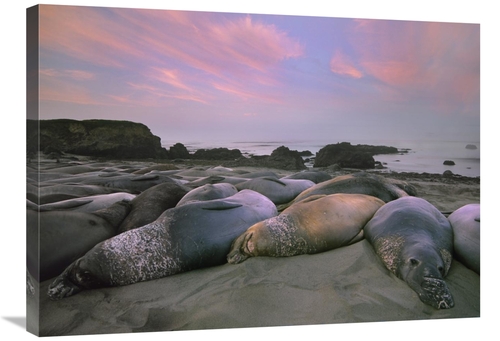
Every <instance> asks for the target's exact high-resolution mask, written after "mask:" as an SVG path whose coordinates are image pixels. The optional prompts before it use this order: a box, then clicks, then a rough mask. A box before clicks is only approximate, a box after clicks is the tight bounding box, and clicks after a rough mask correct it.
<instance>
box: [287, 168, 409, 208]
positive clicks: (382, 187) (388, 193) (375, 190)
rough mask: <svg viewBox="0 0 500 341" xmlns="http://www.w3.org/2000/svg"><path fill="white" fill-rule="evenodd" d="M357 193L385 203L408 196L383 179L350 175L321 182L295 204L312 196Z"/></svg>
mask: <svg viewBox="0 0 500 341" xmlns="http://www.w3.org/2000/svg"><path fill="white" fill-rule="evenodd" d="M334 193H356V194H367V195H371V196H374V197H377V198H379V199H381V200H383V201H385V202H389V201H391V200H394V199H397V198H401V197H403V196H407V195H408V193H406V192H405V191H404V190H402V189H401V188H400V187H399V186H396V185H395V184H392V183H391V182H389V181H386V180H385V179H384V178H382V177H374V176H363V175H361V174H348V175H342V176H338V177H335V178H333V179H331V180H327V181H323V182H320V183H319V184H316V185H315V186H313V187H311V188H308V189H307V190H305V191H303V192H302V193H300V194H299V195H298V196H297V197H296V198H295V200H294V201H293V203H297V202H299V201H302V200H304V199H306V198H308V197H310V196H312V195H317V194H334Z"/></svg>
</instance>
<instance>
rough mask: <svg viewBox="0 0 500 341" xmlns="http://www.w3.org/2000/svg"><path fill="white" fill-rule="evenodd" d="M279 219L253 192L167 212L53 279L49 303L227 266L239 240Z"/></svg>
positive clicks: (107, 243)
mask: <svg viewBox="0 0 500 341" xmlns="http://www.w3.org/2000/svg"><path fill="white" fill-rule="evenodd" d="M276 214H277V211H276V206H275V205H274V204H273V203H272V202H271V201H270V200H269V199H268V198H266V197H265V196H263V195H261V194H259V193H257V192H254V191H251V190H243V191H241V192H238V193H237V194H235V195H233V196H231V197H228V198H224V199H217V200H211V201H200V202H194V203H191V204H186V205H183V206H180V207H175V208H171V209H168V210H166V211H165V212H164V213H163V214H162V215H161V216H160V217H158V219H156V220H155V221H154V222H152V223H151V224H148V225H145V226H143V227H140V228H137V229H133V230H130V231H127V232H124V233H122V234H119V235H117V236H116V237H113V238H110V239H108V240H105V241H103V242H102V243H100V244H98V245H96V246H95V247H94V248H93V249H92V250H90V251H89V252H87V254H85V255H84V256H83V257H81V258H79V259H78V260H76V261H75V262H74V263H72V264H71V265H70V266H69V267H68V268H66V270H65V271H64V272H63V273H62V274H61V275H60V276H59V277H57V278H56V279H55V281H54V282H53V283H52V284H51V285H50V286H49V290H48V294H49V297H50V298H51V299H60V298H63V297H66V296H70V295H73V294H76V293H78V292H79V291H81V290H84V289H91V288H98V287H104V286H119V285H127V284H132V283H136V282H140V281H147V280H152V279H156V278H160V277H165V276H169V275H173V274H176V273H179V272H184V271H188V270H193V269H197V268H201V267H208V266H214V265H219V264H223V263H225V262H226V255H227V253H228V252H229V249H230V247H231V242H232V241H233V240H234V239H235V238H236V237H238V236H239V235H240V234H241V233H243V232H244V231H245V230H246V229H247V228H248V227H249V226H251V225H253V224H255V223H256V222H258V221H261V220H265V219H267V218H270V217H272V216H275V215H276Z"/></svg>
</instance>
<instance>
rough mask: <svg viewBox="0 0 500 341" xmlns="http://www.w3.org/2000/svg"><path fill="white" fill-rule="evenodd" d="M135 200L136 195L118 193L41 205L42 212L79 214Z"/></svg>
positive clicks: (39, 207)
mask: <svg viewBox="0 0 500 341" xmlns="http://www.w3.org/2000/svg"><path fill="white" fill-rule="evenodd" d="M134 198H135V195H134V194H130V193H126V192H117V193H109V194H98V195H92V196H88V197H81V198H74V199H67V200H62V201H57V202H53V203H48V204H43V205H39V206H38V209H39V210H40V212H45V211H57V210H68V211H78V212H95V211H98V210H100V209H103V208H107V207H109V206H111V205H113V204H114V203H115V202H118V201H122V200H125V201H130V200H132V199H134Z"/></svg>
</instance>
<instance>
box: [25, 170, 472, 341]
mask: <svg viewBox="0 0 500 341" xmlns="http://www.w3.org/2000/svg"><path fill="white" fill-rule="evenodd" d="M64 162H65V161H62V162H61V163H59V164H56V163H55V161H53V160H45V162H42V163H41V169H44V170H42V171H41V173H50V172H49V170H51V168H53V167H57V168H59V167H61V166H63V165H65V164H64ZM193 162H194V161H189V162H176V163H174V164H173V167H172V168H176V169H179V170H188V169H189V170H191V171H192V173H193V174H194V173H195V172H194V171H197V172H203V171H206V170H207V169H209V168H213V167H214V166H221V167H224V164H220V163H217V162H213V163H212V164H211V165H208V164H207V163H201V164H200V162H198V164H194V163H193ZM78 164H80V165H81V164H85V165H87V166H91V167H96V169H98V168H100V169H101V170H102V169H110V168H114V169H118V168H119V167H122V169H127V172H130V171H131V170H132V169H136V170H139V169H144V168H147V167H151V166H155V163H153V162H133V161H130V162H128V161H127V162H119V163H118V162H111V161H106V162H102V161H100V162H96V161H95V160H83V161H80V162H78ZM72 165H74V164H72ZM65 166H67V167H69V165H67V164H66V165H65ZM321 170H323V171H325V172H327V173H329V174H330V175H331V176H332V177H335V176H339V175H344V174H349V173H352V172H354V171H355V170H345V169H344V170H337V171H332V170H330V169H328V168H325V169H321ZM257 171H259V172H262V171H271V172H274V173H276V174H277V175H278V176H287V175H290V174H293V173H294V172H293V171H283V170H277V169H261V168H254V167H239V168H232V169H230V170H229V169H225V172H226V173H224V174H227V172H232V173H234V174H238V175H239V176H242V175H244V174H246V173H249V172H257ZM29 173H30V168H28V174H29ZM200 174H201V173H200ZM380 174H382V175H383V176H385V177H389V178H393V179H398V180H404V181H406V182H408V183H409V184H411V185H413V186H414V187H415V188H416V190H417V195H418V196H419V197H422V198H424V199H426V200H428V201H429V202H430V203H432V204H433V205H435V206H436V207H437V208H438V209H439V210H440V211H442V212H452V211H454V210H456V209H458V208H460V207H461V206H463V205H466V204H469V203H479V200H480V180H479V178H466V177H459V176H452V177H443V176H442V175H439V174H414V173H380ZM65 176H66V177H74V176H75V174H72V175H68V174H66V175H65ZM61 177H63V176H62V175H61ZM199 178H201V176H200V177H199ZM50 283H51V280H47V281H44V282H42V283H40V287H39V288H37V287H36V285H35V289H34V293H28V299H27V304H28V310H29V311H31V312H32V313H33V314H34V315H38V313H37V312H36V307H37V306H39V319H40V320H39V322H40V323H39V333H40V335H44V336H49V335H78V334H102V333H124V332H146V331H170V330H200V329H220V328H242V327H263V326H292V325H309V324H332V323H351V322H372V321H400V320H424V319H449V318H471V317H479V316H480V277H479V275H478V274H476V273H475V272H473V271H472V270H470V269H468V268H466V267H465V266H464V265H462V264H461V263H459V262H458V261H456V260H453V262H452V266H451V269H450V271H449V273H448V275H447V277H446V283H447V284H448V286H449V289H450V291H451V293H452V295H453V298H454V300H455V306H454V307H453V308H452V309H441V310H436V309H434V308H432V307H430V306H428V305H426V304H424V303H422V302H421V301H420V300H419V298H418V296H417V294H416V293H415V292H414V291H413V290H412V289H410V288H409V287H408V285H407V284H406V283H405V282H403V281H402V280H400V279H398V278H397V277H396V276H395V275H393V274H392V273H390V272H389V271H388V270H387V269H386V268H385V266H384V265H383V264H382V262H381V261H380V260H379V259H378V257H377V255H376V254H375V252H374V250H373V248H372V246H371V245H370V244H369V243H368V241H366V240H362V241H360V242H357V243H355V244H353V245H350V246H346V247H342V248H339V249H336V250H331V251H328V252H323V253H319V254H314V255H300V256H294V257H283V258H272V257H255V258H250V259H248V260H246V261H245V262H243V263H241V264H236V265H233V264H224V265H220V266H215V267H211V268H204V269H198V270H193V271H189V272H186V273H181V274H176V275H173V276H170V277H165V278H161V279H156V280H151V281H147V282H141V283H136V284H132V285H128V286H122V287H113V288H104V289H94V290H87V291H83V292H81V293H79V294H77V295H74V296H71V297H67V298H64V299H62V300H58V301H52V300H50V299H49V298H48V296H47V290H48V286H49V285H50ZM29 323H30V321H29V320H28V324H29ZM33 328H36V326H33Z"/></svg>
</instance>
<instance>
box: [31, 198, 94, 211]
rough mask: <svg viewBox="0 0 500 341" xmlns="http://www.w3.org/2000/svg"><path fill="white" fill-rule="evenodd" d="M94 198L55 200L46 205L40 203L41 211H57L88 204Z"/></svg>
mask: <svg viewBox="0 0 500 341" xmlns="http://www.w3.org/2000/svg"><path fill="white" fill-rule="evenodd" d="M93 201H94V200H93V199H82V200H71V201H66V202H63V201H61V202H55V203H50V204H45V205H40V212H45V211H55V210H69V209H72V208H77V207H80V206H83V205H86V204H89V203H91V202H93Z"/></svg>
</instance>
